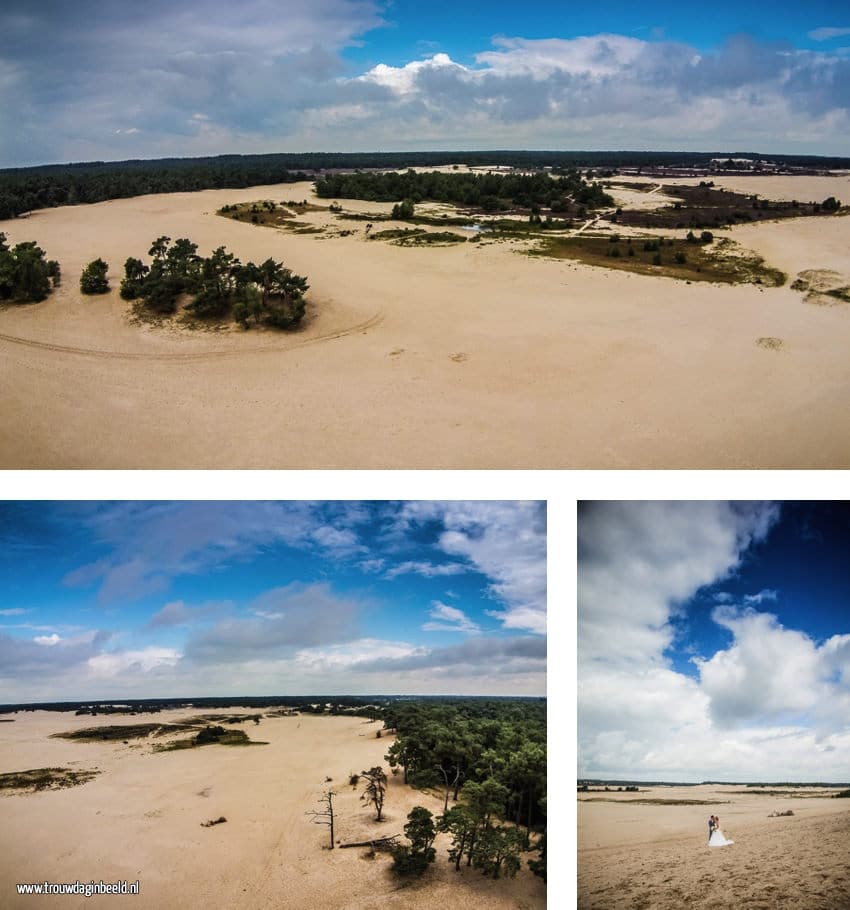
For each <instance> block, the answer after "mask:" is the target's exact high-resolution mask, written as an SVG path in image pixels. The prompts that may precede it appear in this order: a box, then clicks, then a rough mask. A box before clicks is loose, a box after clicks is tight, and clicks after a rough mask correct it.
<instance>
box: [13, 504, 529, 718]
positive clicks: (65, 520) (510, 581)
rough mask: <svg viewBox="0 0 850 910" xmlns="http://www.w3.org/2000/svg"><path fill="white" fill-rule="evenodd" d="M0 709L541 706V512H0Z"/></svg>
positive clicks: (128, 508)
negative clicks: (352, 697)
mask: <svg viewBox="0 0 850 910" xmlns="http://www.w3.org/2000/svg"><path fill="white" fill-rule="evenodd" d="M0 592H2V593H1V594H0V703H9V702H17V701H41V700H72V699H80V698H111V697H117V696H124V697H139V698H141V697H148V696H175V697H179V696H190V695H195V696H200V695H245V694H252V695H267V694H268V695H276V694H372V693H398V694H404V693H410V694H429V693H433V694H438V693H439V694H452V693H456V694H485V695H487V694H497V695H512V694H513V695H543V694H545V692H546V511H545V504H544V503H534V502H531V503H515V502H509V503H499V502H447V503H438V502H402V503H387V502H379V503H369V502H363V503H360V502H336V503H333V502H291V503H290V502H266V503H263V502H187V503H181V502H109V503H90V502H79V503H74V502H66V503H49V502H46V503H45V502H35V503H33V502H6V503H0Z"/></svg>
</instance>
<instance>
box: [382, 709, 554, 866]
mask: <svg viewBox="0 0 850 910" xmlns="http://www.w3.org/2000/svg"><path fill="white" fill-rule="evenodd" d="M384 724H385V726H386V727H387V728H389V729H392V730H395V732H396V740H395V742H394V743H393V744H392V746H390V748H389V751H388V752H387V755H386V759H387V761H388V763H389V765H390V767H391V768H392V769H393V772H394V773H396V772H397V770H398V769H399V768H400V769H401V770H402V772H403V774H404V780H405V783H410V784H411V785H413V786H416V787H440V788H441V789H442V790H443V792H444V795H445V799H444V804H443V810H444V811H443V815H442V816H440V817H439V818H438V820H437V830H441V831H447V832H449V833H451V834H452V838H453V846H452V851H451V853H450V859H451V860H452V861H453V862H454V863H455V868H457V869H459V868H460V865H461V862H463V861H464V860H465V861H466V865H467V866H473V867H475V868H479V869H481V870H482V871H483V872H485V873H487V874H490V875H492V876H494V877H498V876H499V875H500V874H507V875H512V874H515V873H516V871H517V870H518V868H519V854H520V853H521V852H522V851H523V850H527V849H529V846H530V844H531V832H532V831H541V830H542V831H543V837H542V838H540V839H539V840H538V841H537V844H536V848H537V849H538V850H539V851H540V858H539V859H537V860H533V861H532V862H531V867H532V869H533V871H535V872H536V873H537V874H539V875H542V876H543V877H544V878H545V875H546V860H545V856H546V853H545V851H546V843H545V829H546V705H545V702H544V701H543V700H540V701H529V700H522V701H519V700H479V699H459V700H457V701H455V702H447V701H445V700H438V701H437V700H435V701H433V702H431V701H425V700H417V701H413V702H401V701H398V702H394V703H393V704H391V705H390V706H389V707H387V708H385V709H384ZM450 799H451V800H452V801H453V805H452V806H451V807H449V800H450ZM503 822H511V823H512V824H503Z"/></svg>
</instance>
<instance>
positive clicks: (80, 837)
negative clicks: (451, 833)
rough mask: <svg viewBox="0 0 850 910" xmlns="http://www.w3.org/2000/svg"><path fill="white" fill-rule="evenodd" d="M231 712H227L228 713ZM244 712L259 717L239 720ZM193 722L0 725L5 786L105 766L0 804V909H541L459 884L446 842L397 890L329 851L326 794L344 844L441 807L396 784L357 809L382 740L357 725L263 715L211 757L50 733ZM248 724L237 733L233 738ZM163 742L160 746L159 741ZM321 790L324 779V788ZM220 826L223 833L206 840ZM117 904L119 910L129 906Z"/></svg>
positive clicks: (39, 720) (507, 883) (377, 865)
mask: <svg viewBox="0 0 850 910" xmlns="http://www.w3.org/2000/svg"><path fill="white" fill-rule="evenodd" d="M228 713H230V712H228ZM245 713H256V712H254V711H248V710H246V712H245ZM192 714H197V711H168V712H162V713H161V714H156V715H137V716H135V717H132V718H129V717H120V716H110V717H102V716H101V717H95V718H92V717H75V716H73V715H67V714H65V715H63V714H57V713H50V712H34V713H22V714H18V715H14V716H15V718H16V719H15V722H14V723H2V724H0V773H6V772H10V771H20V770H24V769H30V768H42V767H48V766H50V767H52V766H63V767H73V768H78V769H91V768H95V767H96V768H98V769H100V771H101V774H100V775H99V776H97V777H95V778H94V779H93V780H91V781H89V782H88V783H85V784H82V785H80V786H77V787H71V788H69V789H62V790H54V791H43V792H36V793H24V794H15V795H0V820H2V822H1V823H0V906H2V907H4V908H5V907H9V908H16V907H47V906H50V907H63V908H74V907H89V906H102V905H105V904H116V903H119V902H120V903H121V906H125V905H126V906H127V907H130V906H132V907H151V908H153V907H156V908H193V907H203V908H205V910H216V908H222V910H224V908H227V910H229V908H233V907H245V908H263V907H269V908H272V907H274V908H292V910H296V908H297V910H303V908H310V910H314V908H315V910H378V908H380V910H413V908H419V907H430V908H433V907H441V908H447V910H448V908H454V907H464V908H471V910H476V908H481V910H485V908H487V910H490V908H495V910H507V908H523V910H535V908H540V910H542V908H544V907H545V906H546V889H545V885H544V884H543V883H542V881H541V880H540V879H539V878H536V877H535V876H533V875H532V874H531V873H530V872H529V871H528V869H527V868H525V867H524V868H523V869H522V870H521V871H520V873H519V874H518V875H517V877H516V879H513V880H503V879H499V880H498V881H492V880H490V879H485V878H484V877H483V876H481V874H480V873H478V872H477V871H473V870H463V871H462V872H461V873H459V874H458V873H455V871H454V869H453V867H452V866H451V864H450V863H449V862H448V861H447V858H446V843H447V842H446V835H440V836H439V837H438V841H437V842H436V844H435V846H436V847H438V857H437V861H436V863H435V864H434V866H432V867H431V869H430V870H429V872H428V873H426V876H425V878H424V879H423V880H422V881H421V882H418V883H415V884H413V885H410V886H407V887H403V886H400V883H399V882H398V881H397V880H396V878H395V877H394V876H393V875H392V874H391V873H390V871H389V868H390V864H391V859H390V857H389V855H388V854H383V853H378V854H376V855H375V856H374V858H367V857H366V856H365V854H366V853H367V852H368V851H367V850H366V849H365V848H354V849H349V850H340V849H336V850H333V851H331V850H327V849H323V847H324V846H325V845H326V844H327V842H328V839H329V838H328V828H327V827H325V826H322V825H314V824H312V823H311V821H310V819H309V818H308V817H307V816H305V814H304V813H305V812H306V811H307V810H309V809H314V808H319V806H318V805H317V797H318V796H320V795H321V793H322V791H323V790H324V789H326V788H327V787H328V786H333V787H334V788H335V789H336V790H337V791H338V793H339V795H338V796H337V798H336V800H335V807H336V809H337V813H338V818H337V828H336V836H337V838H339V839H341V840H342V842H343V843H348V842H356V841H362V840H366V839H369V838H370V837H375V836H383V835H390V834H402V835H403V828H404V823H405V822H406V820H407V819H406V816H407V813H408V812H409V811H410V809H411V808H413V806H415V805H423V806H425V807H427V808H429V809H431V811H432V812H434V813H435V814H437V813H438V812H441V811H442V801H441V800H439V799H437V798H436V797H434V796H429V795H428V794H425V793H422V792H420V791H415V790H412V789H411V788H409V787H406V786H404V784H402V783H401V777H400V775H399V777H398V778H392V777H391V778H390V783H389V787H388V790H387V797H386V802H385V806H384V815H385V820H384V821H383V822H382V823H380V824H378V823H376V822H375V821H374V812H371V811H369V810H368V809H366V808H364V804H363V803H361V802H360V801H359V794H360V792H361V791H362V786H360V787H358V788H357V790H354V789H352V787H350V786H348V778H349V775H350V774H351V773H352V772H355V773H356V772H359V771H361V770H362V769H363V768H369V767H372V766H374V765H377V764H383V765H384V767H386V763H385V762H383V755H384V753H385V752H386V750H387V747H388V746H389V744H390V743H391V742H392V738H391V737H387V736H384V737H382V738H381V739H376V737H375V731H376V730H377V729H378V726H379V725H378V724H376V723H369V722H367V721H364V719H363V718H346V717H315V716H303V715H302V716H300V717H283V718H264V719H263V720H262V721H261V723H260V724H259V725H258V726H255V725H254V724H253V723H248V724H246V725H244V729H245V731H246V732H247V733H248V735H249V736H250V737H251V739H254V740H267V741H268V743H269V744H268V745H265V746H256V747H227V746H220V745H211V746H205V747H203V748H196V749H191V750H182V751H176V752H166V753H160V754H154V753H152V752H151V745H150V741H147V740H130V741H129V744H124V743H122V742H120V741H118V742H115V743H112V742H97V743H92V742H74V741H68V740H62V739H50V738H49V734H51V733H56V732H60V731H66V730H71V729H79V728H82V727H88V726H102V725H106V724H122V723H123V724H129V723H142V722H157V721H159V722H164V723H168V722H172V721H174V720H176V719H179V718H181V717H187V716H191V715H192ZM240 726H241V725H240ZM158 741H161V740H158ZM326 777H331V778H333V781H332V783H331V784H328V783H326V782H325V778H326ZM222 815H223V816H224V817H225V818H226V819H227V822H226V823H225V824H219V825H216V826H214V827H209V828H205V827H202V823H203V822H205V821H207V820H210V819H215V818H218V817H219V816H222ZM92 879H94V880H95V881H100V880H104V881H107V882H109V881H123V880H128V881H130V882H135V881H136V880H138V881H139V882H140V893H139V896H138V897H135V896H127V897H115V896H99V897H98V896H96V897H88V898H87V897H83V896H62V897H58V896H51V897H36V896H17V894H16V892H15V888H14V885H15V883H16V882H43V881H44V880H48V881H52V882H74V881H77V880H79V881H82V882H88V881H91V880H92ZM125 902H126V904H125Z"/></svg>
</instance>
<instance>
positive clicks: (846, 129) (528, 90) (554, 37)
mask: <svg viewBox="0 0 850 910" xmlns="http://www.w3.org/2000/svg"><path fill="white" fill-rule="evenodd" d="M849 108H850V15H848V9H847V5H846V3H844V2H839V0H811V2H808V3H805V4H801V3H797V2H792V0H776V2H774V3H772V4H771V5H770V7H769V9H767V8H766V7H765V5H764V3H763V2H761V0H759V2H753V0H749V2H747V0H744V2H732V0H714V2H712V3H711V4H710V5H709V6H705V5H703V6H694V5H693V4H683V3H673V2H670V0H646V2H641V3H634V2H632V0H629V2H625V0H608V2H606V3H603V4H569V3H564V2H561V0H559V2H555V0H538V2H536V3H530V4H529V3H526V4H523V3H512V4H509V3H501V2H497V3H494V2H492V0H487V2H484V0H467V2H464V3H457V2H451V3H450V2H448V0H433V2H429V3H421V2H419V0H243V2H241V3H238V4H233V3H229V2H224V0H184V2H182V3H177V4H175V3H172V2H170V0H168V2H166V0H148V2H145V3H129V2H124V0H117V2H116V0H78V2H76V3H66V2H63V0H4V2H3V4H2V8H0V167H4V166H5V167H13V166H19V165H26V164H38V163H49V162H63V161H81V160H101V159H103V160H117V159H126V158H152V157H157V156H167V155H177V156H194V155H205V154H221V153H232V152H241V153H251V152H272V151H367V150H376V149H383V150H406V149H460V148H462V149H481V148H562V149H595V148H614V149H617V148H619V149H622V148H627V149H690V150H716V151H720V150H730V151H732V150H738V151H746V150H751V151H762V152H800V153H807V154H846V153H847V149H846V136H847V135H848V133H850V116H848V109H849Z"/></svg>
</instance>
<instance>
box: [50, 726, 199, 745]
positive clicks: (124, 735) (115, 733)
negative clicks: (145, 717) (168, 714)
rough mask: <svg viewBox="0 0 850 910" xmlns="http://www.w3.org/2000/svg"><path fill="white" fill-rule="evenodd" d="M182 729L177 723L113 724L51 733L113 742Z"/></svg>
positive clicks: (59, 737) (61, 737) (71, 737)
mask: <svg viewBox="0 0 850 910" xmlns="http://www.w3.org/2000/svg"><path fill="white" fill-rule="evenodd" d="M181 729H183V728H182V726H180V725H177V724H158V723H150V724H114V725H111V726H107V727H85V728H84V729H81V730H68V731H66V732H65V733H53V734H52V736H54V737H56V738H57V739H79V740H83V741H90V742H113V741H115V740H125V739H141V738H142V737H146V736H150V735H151V734H154V733H156V734H159V735H162V734H163V733H172V732H175V731H177V730H181Z"/></svg>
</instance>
